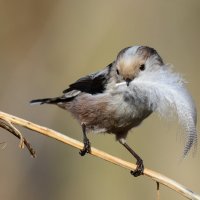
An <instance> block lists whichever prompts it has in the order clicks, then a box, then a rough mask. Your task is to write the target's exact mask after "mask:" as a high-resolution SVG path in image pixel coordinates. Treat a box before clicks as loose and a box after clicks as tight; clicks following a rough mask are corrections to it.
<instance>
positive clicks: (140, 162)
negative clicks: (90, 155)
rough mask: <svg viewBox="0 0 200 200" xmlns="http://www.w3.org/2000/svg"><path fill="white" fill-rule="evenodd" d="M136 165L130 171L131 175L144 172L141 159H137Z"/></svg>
mask: <svg viewBox="0 0 200 200" xmlns="http://www.w3.org/2000/svg"><path fill="white" fill-rule="evenodd" d="M136 164H137V167H136V169H135V170H134V171H131V175H133V176H134V177H137V176H140V175H143V174H144V173H143V172H144V164H143V161H142V160H138V161H137V163H136Z"/></svg>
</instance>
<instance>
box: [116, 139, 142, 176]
mask: <svg viewBox="0 0 200 200" xmlns="http://www.w3.org/2000/svg"><path fill="white" fill-rule="evenodd" d="M119 141H120V143H121V144H122V145H123V146H124V147H125V148H126V149H127V150H128V151H129V152H130V153H131V154H132V155H133V156H134V158H135V159H136V165H137V167H136V169H135V170H134V171H131V174H132V175H133V176H135V177H137V176H140V175H143V172H144V165H143V160H142V159H141V158H140V156H138V154H137V153H135V151H134V150H133V149H132V148H131V147H130V146H129V145H128V144H127V143H126V142H125V140H124V139H121V140H119Z"/></svg>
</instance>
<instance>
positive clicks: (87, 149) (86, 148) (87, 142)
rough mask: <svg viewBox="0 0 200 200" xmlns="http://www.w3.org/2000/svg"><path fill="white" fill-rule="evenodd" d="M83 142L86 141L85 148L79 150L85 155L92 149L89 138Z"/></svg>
mask: <svg viewBox="0 0 200 200" xmlns="http://www.w3.org/2000/svg"><path fill="white" fill-rule="evenodd" d="M83 143H84V146H83V149H82V150H80V152H79V154H80V155H81V156H84V155H85V154H86V153H90V150H91V145H90V141H89V139H85V140H84V142H83Z"/></svg>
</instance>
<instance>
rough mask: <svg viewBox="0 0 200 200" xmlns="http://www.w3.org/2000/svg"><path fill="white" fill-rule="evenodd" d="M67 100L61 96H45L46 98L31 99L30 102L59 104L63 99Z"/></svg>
mask: <svg viewBox="0 0 200 200" xmlns="http://www.w3.org/2000/svg"><path fill="white" fill-rule="evenodd" d="M64 100H65V101H66V99H63V98H61V97H55V98H45V99H34V100H31V101H30V104H32V105H34V104H40V105H41V104H57V103H60V102H63V101H64Z"/></svg>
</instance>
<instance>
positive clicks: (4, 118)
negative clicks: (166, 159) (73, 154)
mask: <svg viewBox="0 0 200 200" xmlns="http://www.w3.org/2000/svg"><path fill="white" fill-rule="evenodd" d="M2 122H3V123H2ZM2 124H3V125H2ZM13 124H17V125H20V126H23V127H25V128H27V129H30V130H33V131H36V132H37V133H40V134H43V135H45V136H48V137H51V138H54V139H56V140H58V141H60V142H63V143H65V144H68V145H70V146H73V147H75V148H77V149H82V148H83V143H81V142H79V141H77V140H75V139H72V138H70V137H68V136H66V135H63V134H61V133H59V132H57V131H54V130H52V129H49V128H46V127H43V126H39V125H37V124H34V123H32V122H30V121H27V120H24V119H21V118H19V117H15V116H13V115H10V114H7V113H4V112H0V126H1V127H2V128H4V129H6V130H8V131H9V132H11V133H12V134H14V135H15V136H16V137H18V138H19V139H20V144H21V145H22V143H24V144H25V145H26V146H27V148H28V149H29V151H30V153H31V155H35V152H34V151H33V150H32V148H31V147H30V144H29V143H27V141H26V140H25V138H24V137H23V136H22V135H21V133H20V132H19V131H18V130H17V129H16V128H15V127H14V126H13ZM25 141H26V142H25ZM90 154H91V155H94V156H96V157H99V158H102V159H103V160H106V161H108V162H111V163H113V164H115V165H118V166H121V167H123V168H125V169H128V170H134V169H135V168H136V165H135V164H132V163H130V162H127V161H124V160H122V159H120V158H118V157H114V156H112V155H110V154H108V153H106V152H103V151H100V150H98V149H96V148H93V147H92V148H91V152H90ZM144 175H145V176H147V177H150V178H151V179H153V180H154V181H156V182H157V183H156V184H157V192H158V193H157V197H158V198H159V185H160V184H162V185H165V186H167V187H168V188H170V189H172V190H174V191H176V192H177V193H179V194H181V195H182V196H184V197H186V198H188V199H194V200H200V196H199V195H198V194H196V193H194V192H192V191H191V190H190V189H188V188H186V187H185V186H183V185H181V184H179V183H177V182H176V181H174V180H172V179H170V178H168V177H166V176H164V175H162V174H160V173H158V172H155V171H152V170H150V169H146V168H145V170H144Z"/></svg>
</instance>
